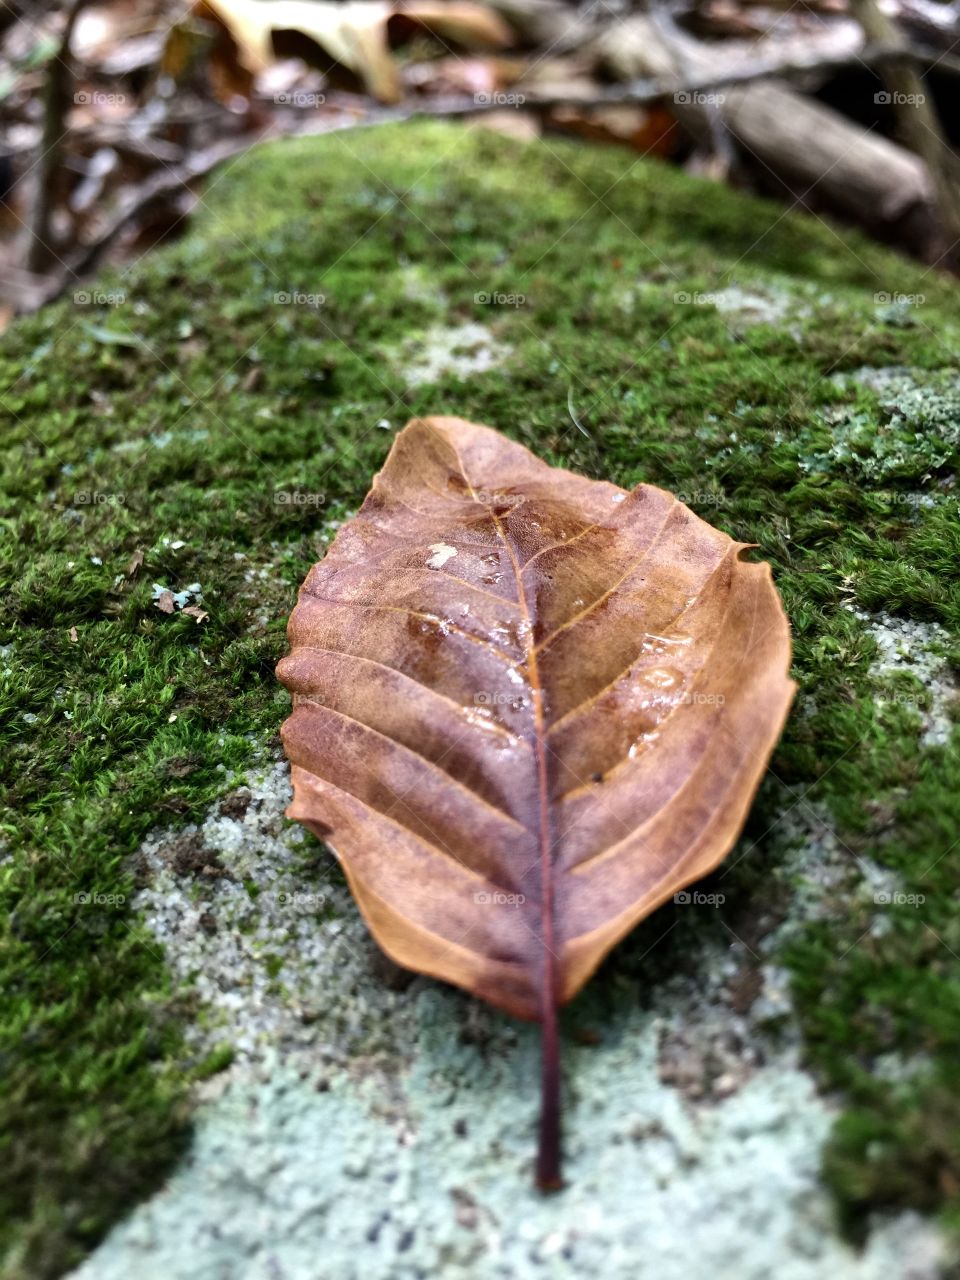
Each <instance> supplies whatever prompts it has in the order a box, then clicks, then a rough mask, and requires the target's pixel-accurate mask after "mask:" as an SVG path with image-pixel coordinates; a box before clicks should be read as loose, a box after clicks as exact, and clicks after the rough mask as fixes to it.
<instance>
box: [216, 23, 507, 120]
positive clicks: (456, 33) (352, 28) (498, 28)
mask: <svg viewBox="0 0 960 1280" xmlns="http://www.w3.org/2000/svg"><path fill="white" fill-rule="evenodd" d="M195 12H197V13H198V14H199V15H200V16H206V17H210V18H213V19H214V20H215V21H217V22H219V23H220V24H222V26H223V27H225V28H226V29H227V30H228V31H229V32H230V35H231V36H232V37H233V40H234V41H235V42H236V46H237V58H238V60H239V62H240V63H241V64H242V66H243V68H245V70H246V71H247V72H248V73H253V74H256V73H257V72H260V71H263V70H264V69H265V68H266V67H268V66H269V65H270V63H271V62H272V61H273V60H274V47H273V34H274V32H276V31H291V32H296V33H298V34H299V35H300V36H306V37H308V38H309V39H310V40H312V41H315V42H316V44H317V45H319V46H320V48H321V49H322V50H323V51H324V52H325V53H326V54H327V56H328V57H329V58H330V59H331V60H332V61H333V62H335V63H338V64H339V65H340V66H342V67H346V68H347V70H348V71H351V72H353V74H354V75H355V76H357V77H358V78H359V79H360V80H361V81H362V82H363V83H364V85H365V86H366V88H367V89H368V90H369V92H370V93H372V94H373V96H374V97H376V98H379V99H380V101H381V102H399V100H400V98H401V97H402V88H401V84H400V73H399V71H398V69H397V66H396V64H395V63H394V61H393V58H392V57H391V54H390V39H389V36H390V32H391V30H392V28H393V27H394V26H396V27H398V28H400V29H420V30H427V31H430V32H432V33H433V34H434V35H435V36H437V37H438V38H439V39H440V40H452V41H454V42H455V43H456V44H459V45H462V46H464V47H465V48H468V49H499V48H504V47H506V46H507V45H508V44H509V43H510V41H511V38H512V37H511V32H510V28H509V27H508V26H507V25H506V23H505V22H504V21H503V19H502V18H500V17H499V16H498V15H497V14H496V13H494V12H493V10H491V9H488V8H486V6H484V5H482V4H477V3H473V2H472V0H407V2H406V3H402V2H401V0H342V2H340V0H198V3H197V4H196V6H195Z"/></svg>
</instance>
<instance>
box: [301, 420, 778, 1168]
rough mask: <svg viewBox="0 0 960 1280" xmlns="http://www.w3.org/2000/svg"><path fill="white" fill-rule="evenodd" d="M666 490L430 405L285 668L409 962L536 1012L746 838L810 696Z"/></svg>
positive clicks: (362, 886)
mask: <svg viewBox="0 0 960 1280" xmlns="http://www.w3.org/2000/svg"><path fill="white" fill-rule="evenodd" d="M745 545H746V544H743V543H738V542H734V541H732V540H731V539H730V538H729V537H727V535H726V534H724V533H721V532H719V531H718V530H717V529H714V528H712V527H711V526H710V525H708V524H706V523H705V522H704V521H703V520H701V519H700V518H699V517H698V516H696V515H695V514H694V513H693V512H692V511H690V510H689V509H688V508H687V507H685V506H684V505H683V504H682V503H681V502H679V501H678V500H677V499H676V498H674V497H672V496H671V495H670V494H669V493H665V492H664V491H663V490H662V489H657V488H653V487H652V486H650V485H639V486H638V487H637V488H636V489H634V490H633V492H631V493H628V492H625V491H624V490H623V489H619V488H617V487H616V486H615V485H612V484H606V483H602V482H598V481H592V480H588V479H585V478H584V477H582V476H577V475H574V474H572V473H571V472H568V471H561V470H557V469H554V468H551V467H549V466H547V465H546V464H545V463H543V462H541V461H540V460H539V459H537V458H535V457H534V456H533V455H532V454H531V453H529V452H528V451H527V450H526V449H524V448H523V447H521V446H520V445H517V444H514V443H512V442H511V441H509V440H507V439H506V438H504V437H503V436H501V435H499V434H498V433H497V432H495V431H492V430H491V429H490V428H488V427H481V426H476V425H473V424H471V423H469V422H464V421H463V420H461V419H459V418H425V419H415V420H414V421H413V422H411V423H410V424H409V425H408V426H407V427H406V429H405V430H404V431H403V432H401V434H400V435H399V436H398V437H397V439H396V441H395V443H394V446H393V449H392V450H391V453H390V456H389V458H388V460H387V463H386V465H385V467H384V469H383V471H381V472H380V474H379V475H378V476H377V477H376V479H375V481H374V484H373V488H372V489H371V491H370V493H369V494H368V495H367V498H366V501H365V502H364V504H363V507H362V508H361V510H360V512H359V514H358V515H357V516H356V517H355V518H354V519H353V520H351V521H350V522H349V523H348V524H347V525H345V526H344V527H343V528H342V529H341V530H340V532H339V533H338V535H337V537H336V540H335V541H334V543H333V545H332V546H331V548H330V550H329V551H328V553H327V555H326V557H325V558H324V559H323V560H322V561H321V562H320V563H319V564H317V565H315V566H314V567H313V569H312V570H311V571H310V573H309V575H308V577H307V579H306V581H305V582H304V584H303V587H302V588H301V591H300V597H299V602H298V604H297V607H296V609H295V610H294V612H293V615H292V617H291V619H290V626H289V637H290V645H291V652H290V654H289V655H288V656H287V657H286V658H284V659H283V660H282V662H281V663H280V666H279V668H278V674H279V676H280V678H281V679H282V680H283V682H284V683H285V684H286V685H287V686H288V687H289V688H290V689H291V691H292V692H293V694H294V710H293V714H292V715H291V716H290V718H289V719H288V720H287V721H286V723H285V725H284V727H283V739H284V745H285V748H286V752H287V755H288V756H289V758H290V761H291V763H292V766H293V783H294V801H293V804H292V806H291V808H290V810H289V813H290V816H291V817H293V818H297V819H299V820H300V821H301V822H303V823H304V824H305V825H306V826H308V827H309V828H311V829H312V830H313V831H314V832H315V833H316V834H317V835H318V836H320V837H321V838H322V839H325V840H328V841H329V842H330V844H331V845H332V847H333V848H334V850H335V852H336V854H337V856H338V857H339V859H340V861H341V862H342V864H343V867H344V870H345V872H346V875H347V879H348V881H349V883H350V887H351V889H352V891H353V893H354V896H355V897H356V899H357V902H358V904H359V906H360V909H361V911H362V912H363V914H364V917H365V918H366V921H367V923H368V925H369V926H370V928H371V930H372V932H373V934H374V936H375V937H376V939H377V940H378V942H379V943H380V945H381V946H382V947H383V949H384V950H385V951H386V952H387V953H388V954H389V955H390V956H391V957H392V959H393V960H395V961H397V962H398V963H399V964H401V965H404V966H406V967H408V968H410V969H415V970H418V971H420V972H422V973H426V974H431V975H433V976H434V977H437V978H442V979H445V980H446V981H448V982H452V983H456V984H458V985H459V986H461V987H465V988H466V989H467V990H468V991H471V992H473V993H474V994H476V995H478V996H481V997H482V998H483V999H485V1000H488V1001H490V1002H491V1003H492V1004H494V1005H497V1006H499V1007H500V1008H501V1009H505V1010H507V1011H508V1012H509V1013H512V1014H516V1015H518V1016H519V1017H522V1018H529V1019H535V1020H539V1021H540V1022H542V1024H543V1076H542V1086H543V1101H542V1112H541V1129H540V1150H539V1154H538V1165H537V1176H538V1182H539V1184H540V1185H541V1186H542V1187H544V1188H549V1187H554V1186H557V1185H559V1180H560V1171H559V1159H560V1156H559V1066H558V1044H557V1007H558V1005H559V1004H562V1003H563V1002H564V1001H567V1000H569V999H570V998H571V997H572V996H573V995H574V994H575V993H576V992H577V991H578V990H579V989H580V987H581V986H582V985H583V984H584V983H585V982H586V980H587V978H588V977H589V976H590V974H591V973H592V972H593V971H594V969H596V967H597V965H598V964H599V963H600V961H601V960H602V959H603V957H604V955H605V954H606V953H607V952H608V951H609V950H610V948H611V947H612V946H613V945H614V944H615V943H616V942H617V941H618V940H619V939H621V938H622V937H623V936H624V934H626V933H627V932H628V931H629V930H630V929H632V928H633V926H634V925H635V924H637V922H638V921H639V920H641V919H643V917H644V916H646V915H648V914H649V913H650V912H651V911H653V910H654V909H655V908H656V907H658V906H659V905H660V904H661V903H663V902H664V901H666V900H667V899H669V898H670V897H671V896H672V895H673V894H674V893H675V892H676V891H677V890H678V889H680V888H682V887H683V886H684V885H687V884H689V883H690V882H691V881H694V880H697V879H698V878H700V877H701V876H703V875H704V874H705V873H706V872H708V871H709V870H710V869H711V868H713V867H715V866H716V865H717V863H718V862H719V861H720V860H721V859H722V858H723V857H724V855H725V854H726V853H727V852H728V851H729V849H730V848H731V846H732V845H733V843H734V841H735V840H736V838H737V835H738V833H739V831H740V828H741V826H742V824H743V821H744V819H745V817H746V814H747V811H748V809H749V806H750V802H751V800H752V798H753V795H754V792H755V791H756V788H757V785H758V783H759V781H760V778H761V776H762V774H763V772H764V769H765V767H766V764H767V760H768V757H769V755H770V752H771V751H772V749H773V746H774V744H775V742H776V740H777V737H778V735H779V733H780V729H781V727H782V724H783V721H784V718H785V716H786V713H787V709H788V707H789V705H790V701H791V698H792V696H793V684H792V682H791V681H790V679H789V677H788V674H787V671H788V668H789V664H790V638H789V626H788V623H787V618H786V615H785V614H784V611H783V607H782V605H781V603H780V599H779V596H778V595H777V592H776V589H775V587H774V585H773V582H772V578H771V574H770V568H769V565H766V564H754V563H749V562H747V561H745V560H743V559H742V558H741V553H742V552H743V550H744V548H745Z"/></svg>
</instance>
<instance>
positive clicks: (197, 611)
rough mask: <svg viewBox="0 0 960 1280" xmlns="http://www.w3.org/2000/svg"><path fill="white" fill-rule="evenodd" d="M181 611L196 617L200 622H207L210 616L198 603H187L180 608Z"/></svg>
mask: <svg viewBox="0 0 960 1280" xmlns="http://www.w3.org/2000/svg"><path fill="white" fill-rule="evenodd" d="M180 612H181V613H187V614H189V615H190V617H191V618H196V620H197V622H198V623H201V622H206V620H207V619H208V618H209V617H210V615H209V613H207V611H206V610H205V609H201V608H200V606H199V605H198V604H187V605H184V607H183V608H182V609H181V610H180Z"/></svg>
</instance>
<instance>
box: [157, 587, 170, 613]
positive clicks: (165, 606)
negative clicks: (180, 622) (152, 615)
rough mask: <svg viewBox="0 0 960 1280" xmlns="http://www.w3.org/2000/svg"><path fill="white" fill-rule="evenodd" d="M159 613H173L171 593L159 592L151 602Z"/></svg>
mask: <svg viewBox="0 0 960 1280" xmlns="http://www.w3.org/2000/svg"><path fill="white" fill-rule="evenodd" d="M153 603H154V604H155V605H156V606H157V608H158V609H159V610H160V612H161V613H173V608H174V602H173V592H172V591H161V592H160V594H159V595H158V596H157V598H156V600H154V602H153Z"/></svg>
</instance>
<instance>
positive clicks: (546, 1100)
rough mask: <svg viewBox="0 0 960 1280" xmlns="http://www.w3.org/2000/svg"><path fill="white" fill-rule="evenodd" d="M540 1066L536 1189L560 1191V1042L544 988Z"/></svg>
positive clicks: (550, 995)
mask: <svg viewBox="0 0 960 1280" xmlns="http://www.w3.org/2000/svg"><path fill="white" fill-rule="evenodd" d="M542 1017H543V1030H542V1035H541V1042H540V1044H541V1048H540V1051H541V1063H540V1143H539V1146H538V1148H537V1186H538V1187H539V1188H540V1190H541V1191H559V1190H560V1188H561V1187H562V1186H563V1179H562V1178H561V1176H560V1039H559V1033H558V1029H557V1002H556V999H555V998H554V995H553V993H552V992H550V991H549V989H548V988H547V986H546V984H544V1000H543V1015H542Z"/></svg>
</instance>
